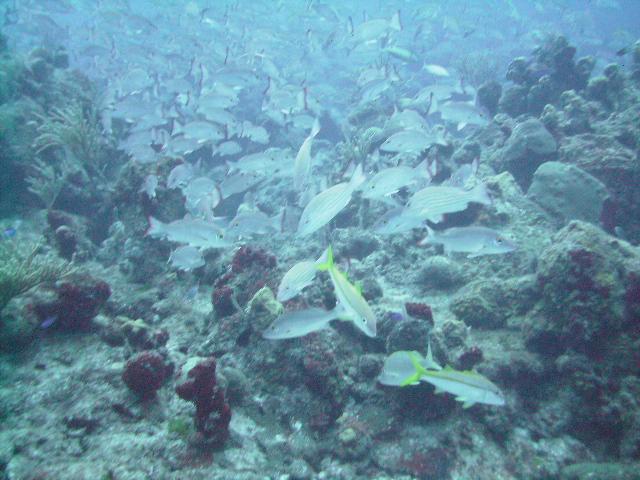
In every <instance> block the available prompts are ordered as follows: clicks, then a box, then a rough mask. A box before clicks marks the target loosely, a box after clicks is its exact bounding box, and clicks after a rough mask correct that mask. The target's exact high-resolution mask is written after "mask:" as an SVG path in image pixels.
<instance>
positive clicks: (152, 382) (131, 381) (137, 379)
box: [122, 350, 173, 400]
mask: <svg viewBox="0 0 640 480" xmlns="http://www.w3.org/2000/svg"><path fill="white" fill-rule="evenodd" d="M172 371H173V367H172V366H171V365H168V364H167V363H166V360H165V359H164V357H163V356H162V355H161V354H160V353H158V352H156V351H153V350H146V351H143V352H140V353H138V354H137V355H135V356H134V357H132V358H130V359H129V360H127V363H126V365H125V366H124V371H123V372H122V381H123V382H124V383H125V384H126V385H127V387H129V390H131V391H132V392H133V393H135V394H136V395H138V396H139V397H140V398H141V399H143V400H149V399H151V398H153V397H155V395H156V392H157V391H158V390H159V389H160V387H162V385H163V383H164V382H165V381H166V380H167V378H168V377H169V376H170V375H171V372H172Z"/></svg>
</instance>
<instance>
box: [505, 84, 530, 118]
mask: <svg viewBox="0 0 640 480" xmlns="http://www.w3.org/2000/svg"><path fill="white" fill-rule="evenodd" d="M527 91H528V89H527V87H525V86H523V85H514V86H512V87H510V88H507V89H506V90H505V91H504V93H503V94H502V97H500V101H499V102H498V111H499V112H503V113H506V114H508V115H510V116H512V117H514V118H515V117H518V116H520V115H523V114H525V113H527Z"/></svg>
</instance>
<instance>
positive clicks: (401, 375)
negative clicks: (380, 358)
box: [378, 343, 442, 387]
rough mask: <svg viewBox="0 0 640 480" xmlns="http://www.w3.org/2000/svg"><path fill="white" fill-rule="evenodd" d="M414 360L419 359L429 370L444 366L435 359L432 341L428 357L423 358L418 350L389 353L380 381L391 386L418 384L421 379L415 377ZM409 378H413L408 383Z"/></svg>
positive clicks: (379, 376) (440, 368)
mask: <svg viewBox="0 0 640 480" xmlns="http://www.w3.org/2000/svg"><path fill="white" fill-rule="evenodd" d="M414 360H417V361H418V363H419V364H420V365H421V366H422V367H423V368H425V369H427V370H442V367H441V366H440V365H438V363H437V362H435V361H434V359H433V353H432V351H431V343H429V344H428V347H427V357H426V358H423V357H422V355H420V353H418V352H416V351H405V350H401V351H398V352H393V353H392V354H391V355H389V356H388V357H387V358H386V359H385V361H384V365H383V366H382V371H381V372H380V375H378V382H380V383H381V384H382V385H387V386H390V387H401V386H405V385H418V384H419V383H420V380H419V379H418V378H416V377H415V372H416V367H415V365H414V363H413V362H414ZM408 379H411V381H410V383H408Z"/></svg>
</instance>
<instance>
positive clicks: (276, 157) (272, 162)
mask: <svg viewBox="0 0 640 480" xmlns="http://www.w3.org/2000/svg"><path fill="white" fill-rule="evenodd" d="M289 152H290V151H289V150H283V149H281V148H268V149H266V150H264V151H263V152H257V153H250V154H248V155H244V156H243V157H241V158H240V159H238V161H236V162H227V166H228V167H229V171H228V172H227V174H228V175H230V174H231V173H235V172H244V173H250V174H261V175H269V176H274V175H278V176H288V175H291V172H292V168H291V166H290V164H289V156H290V153H289Z"/></svg>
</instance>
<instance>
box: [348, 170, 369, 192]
mask: <svg viewBox="0 0 640 480" xmlns="http://www.w3.org/2000/svg"><path fill="white" fill-rule="evenodd" d="M366 179H367V176H366V175H365V174H364V172H363V171H362V164H358V165H356V169H355V170H354V172H353V175H351V180H349V186H350V187H351V189H352V190H356V189H357V188H358V187H359V186H360V185H362V184H363V183H364V181H365V180H366Z"/></svg>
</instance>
